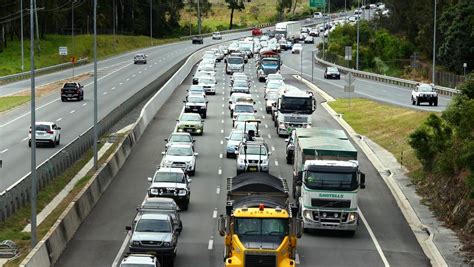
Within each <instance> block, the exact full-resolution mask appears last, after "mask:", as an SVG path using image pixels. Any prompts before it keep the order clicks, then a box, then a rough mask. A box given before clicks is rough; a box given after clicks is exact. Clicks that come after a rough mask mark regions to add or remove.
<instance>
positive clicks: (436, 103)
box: [434, 98, 438, 107]
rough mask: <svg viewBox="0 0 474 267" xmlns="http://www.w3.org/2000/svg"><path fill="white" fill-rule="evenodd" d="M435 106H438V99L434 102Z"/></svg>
mask: <svg viewBox="0 0 474 267" xmlns="http://www.w3.org/2000/svg"><path fill="white" fill-rule="evenodd" d="M434 105H435V107H437V106H438V98H436V99H435V100H434Z"/></svg>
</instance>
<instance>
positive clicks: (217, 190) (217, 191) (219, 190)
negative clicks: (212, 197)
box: [216, 186, 221, 195]
mask: <svg viewBox="0 0 474 267" xmlns="http://www.w3.org/2000/svg"><path fill="white" fill-rule="evenodd" d="M220 193H221V188H220V187H219V186H218V187H217V188H216V194H217V195H219V194H220Z"/></svg>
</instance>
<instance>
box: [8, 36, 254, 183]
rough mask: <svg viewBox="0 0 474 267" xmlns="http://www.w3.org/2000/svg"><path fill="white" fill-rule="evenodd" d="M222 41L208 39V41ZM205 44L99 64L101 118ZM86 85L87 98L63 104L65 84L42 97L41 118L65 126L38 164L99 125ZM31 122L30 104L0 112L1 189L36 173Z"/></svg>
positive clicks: (11, 88)
mask: <svg viewBox="0 0 474 267" xmlns="http://www.w3.org/2000/svg"><path fill="white" fill-rule="evenodd" d="M244 35H246V33H235V34H230V35H223V40H229V39H231V38H238V37H241V36H244ZM210 43H216V41H213V40H211V39H210V38H205V41H204V44H205V45H207V44H210ZM200 47H202V46H201V45H192V44H191V41H183V42H178V43H174V44H170V45H163V46H157V47H152V48H147V49H143V50H141V51H144V52H145V53H146V54H147V55H148V64H146V65H134V64H133V55H134V53H126V54H123V55H120V56H117V57H113V58H110V59H107V60H104V61H101V62H99V64H98V65H99V69H98V109H99V112H98V115H99V120H100V119H101V118H103V117H104V116H105V115H107V114H108V113H110V112H111V111H112V110H114V108H116V107H117V106H119V105H120V104H121V103H123V102H124V101H125V100H126V99H128V98H129V97H131V96H132V95H134V94H135V93H136V92H138V91H139V90H141V89H142V88H143V87H145V86H146V85H148V84H149V83H151V82H152V81H153V80H155V79H157V78H158V77H160V75H162V74H163V73H164V72H166V71H167V70H168V69H169V68H170V67H171V66H172V65H173V64H176V62H178V61H179V60H181V59H183V58H185V57H186V56H188V55H189V54H190V53H191V52H193V51H195V50H196V49H198V48H200ZM91 72H92V65H90V64H89V65H87V66H82V67H79V68H76V71H75V73H76V74H77V75H79V74H82V73H91ZM70 76H71V70H67V71H62V72H59V73H54V74H50V75H46V76H42V77H38V78H37V85H38V86H39V85H44V84H47V83H51V82H53V81H57V80H61V79H65V78H69V77H70ZM82 84H83V85H85V88H84V90H85V95H84V97H85V99H84V101H81V102H74V101H72V102H61V99H60V97H59V88H58V90H57V91H56V92H55V93H52V94H50V95H48V96H45V97H42V98H40V99H38V100H37V103H36V105H37V109H36V120H37V121H51V122H55V123H57V124H58V126H60V127H62V131H61V145H60V146H57V147H56V148H45V147H41V148H39V149H38V150H37V163H38V164H40V163H42V162H43V161H44V160H46V159H47V158H49V157H50V156H51V155H53V154H54V153H56V152H57V151H58V150H60V149H61V148H62V146H64V144H67V143H69V142H70V141H72V140H73V139H74V138H76V137H77V136H79V135H80V134H82V133H83V132H85V131H86V130H87V129H88V128H89V127H91V126H92V124H93V81H92V78H90V79H88V80H85V81H84V82H82ZM29 86H30V80H24V81H20V82H16V83H12V84H8V85H4V86H0V95H8V94H11V93H14V92H19V91H21V90H25V89H28V88H29ZM29 125H30V106H29V105H24V106H21V107H19V108H17V109H14V110H12V111H9V112H4V113H1V114H0V140H2V141H1V142H0V159H2V160H3V166H2V168H0V192H2V191H4V190H5V189H7V188H8V187H9V186H11V185H12V184H14V183H15V182H16V181H18V180H19V179H20V178H21V177H23V176H24V175H26V174H27V173H29V171H30V161H29V160H28V159H29V157H30V149H29V147H28V129H29Z"/></svg>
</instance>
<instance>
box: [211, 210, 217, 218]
mask: <svg viewBox="0 0 474 267" xmlns="http://www.w3.org/2000/svg"><path fill="white" fill-rule="evenodd" d="M212 218H214V219H215V218H217V209H214V211H213V212H212Z"/></svg>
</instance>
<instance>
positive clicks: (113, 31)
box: [112, 0, 116, 51]
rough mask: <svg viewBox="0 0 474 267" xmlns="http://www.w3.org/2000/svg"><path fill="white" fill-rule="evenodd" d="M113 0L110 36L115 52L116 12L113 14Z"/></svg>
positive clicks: (113, 4) (113, 3)
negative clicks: (111, 36)
mask: <svg viewBox="0 0 474 267" xmlns="http://www.w3.org/2000/svg"><path fill="white" fill-rule="evenodd" d="M115 11H116V10H115V0H114V1H113V2H112V24H113V26H112V35H113V41H114V51H115V24H116V12H115Z"/></svg>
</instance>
